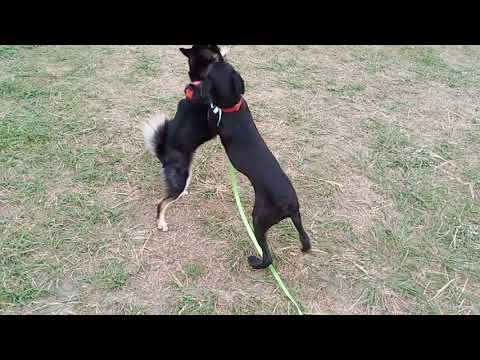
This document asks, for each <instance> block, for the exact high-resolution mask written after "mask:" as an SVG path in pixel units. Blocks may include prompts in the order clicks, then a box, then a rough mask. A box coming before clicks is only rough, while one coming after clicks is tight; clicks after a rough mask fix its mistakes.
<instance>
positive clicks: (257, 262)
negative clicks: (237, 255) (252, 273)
mask: <svg viewBox="0 0 480 360" xmlns="http://www.w3.org/2000/svg"><path fill="white" fill-rule="evenodd" d="M248 263H249V264H250V266H251V267H252V268H253V269H255V270H258V269H265V268H267V267H268V266H269V265H270V264H264V263H263V261H262V259H260V258H259V257H256V256H249V257H248Z"/></svg>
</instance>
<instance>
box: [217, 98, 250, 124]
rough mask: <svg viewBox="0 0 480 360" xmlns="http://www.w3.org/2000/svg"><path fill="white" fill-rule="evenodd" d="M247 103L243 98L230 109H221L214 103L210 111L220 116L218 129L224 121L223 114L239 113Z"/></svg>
mask: <svg viewBox="0 0 480 360" xmlns="http://www.w3.org/2000/svg"><path fill="white" fill-rule="evenodd" d="M244 102H245V100H244V99H243V97H240V100H239V101H238V102H237V103H236V104H235V105H233V106H232V107H229V108H221V107H218V106H217V105H215V104H214V103H213V102H212V103H210V109H211V110H212V112H213V113H214V114H216V115H218V121H217V128H218V127H219V126H220V122H221V121H222V115H223V113H234V112H239V111H240V109H241V108H242V104H243V103H244Z"/></svg>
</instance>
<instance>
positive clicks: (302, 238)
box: [290, 211, 312, 252]
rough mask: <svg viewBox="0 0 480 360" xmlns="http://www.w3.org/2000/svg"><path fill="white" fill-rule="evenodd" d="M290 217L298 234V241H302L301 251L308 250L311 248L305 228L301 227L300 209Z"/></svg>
mask: <svg viewBox="0 0 480 360" xmlns="http://www.w3.org/2000/svg"><path fill="white" fill-rule="evenodd" d="M290 219H292V222H293V225H295V228H296V229H297V231H298V234H299V236H300V242H301V243H302V251H303V252H306V251H308V250H310V249H311V248H312V245H311V244H310V238H309V237H308V235H307V233H306V231H305V229H304V228H303V224H302V217H301V215H300V211H297V212H296V213H295V214H294V215H292V216H290Z"/></svg>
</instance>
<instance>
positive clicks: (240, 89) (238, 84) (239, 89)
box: [232, 71, 245, 95]
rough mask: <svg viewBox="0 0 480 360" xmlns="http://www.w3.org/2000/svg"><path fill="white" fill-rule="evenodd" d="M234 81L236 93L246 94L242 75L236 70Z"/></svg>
mask: <svg viewBox="0 0 480 360" xmlns="http://www.w3.org/2000/svg"><path fill="white" fill-rule="evenodd" d="M232 82H233V89H234V90H235V93H236V94H240V95H243V94H245V83H244V81H243V79H242V77H241V76H240V74H239V73H238V72H236V71H234V72H233V76H232Z"/></svg>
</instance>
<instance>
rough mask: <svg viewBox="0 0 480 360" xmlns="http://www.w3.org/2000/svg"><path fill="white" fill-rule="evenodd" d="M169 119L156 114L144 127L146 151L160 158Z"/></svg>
mask: <svg viewBox="0 0 480 360" xmlns="http://www.w3.org/2000/svg"><path fill="white" fill-rule="evenodd" d="M166 125H167V118H166V117H165V115H164V114H162V113H156V114H155V115H153V116H152V117H150V118H149V119H148V120H147V121H146V122H145V124H144V127H143V139H144V141H145V149H147V150H148V151H149V152H150V153H151V154H152V155H153V156H156V157H158V151H159V147H160V145H161V144H162V143H163V141H164V138H165V133H166V130H167V126H166Z"/></svg>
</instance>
